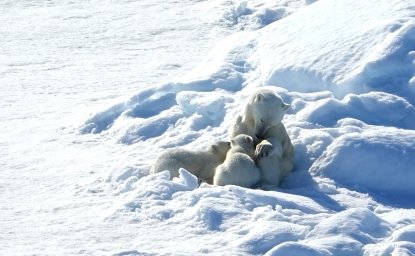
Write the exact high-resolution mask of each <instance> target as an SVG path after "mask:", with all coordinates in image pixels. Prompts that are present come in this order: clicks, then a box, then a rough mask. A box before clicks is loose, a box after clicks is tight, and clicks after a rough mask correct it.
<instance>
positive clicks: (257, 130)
mask: <svg viewBox="0 0 415 256" xmlns="http://www.w3.org/2000/svg"><path fill="white" fill-rule="evenodd" d="M288 108H289V105H288V104H286V103H284V101H283V100H282V98H281V97H280V96H279V95H277V94H275V93H274V92H272V91H271V90H269V89H258V90H257V91H256V92H255V93H254V94H253V95H252V96H251V97H250V98H249V99H248V102H247V103H246V106H245V110H244V113H243V115H240V116H238V117H237V118H236V121H235V124H234V126H233V130H232V132H231V139H232V138H234V137H235V136H237V135H238V134H247V135H249V136H252V137H253V138H254V139H255V143H256V144H257V146H256V156H257V158H258V160H257V163H258V167H259V168H260V170H261V182H262V183H263V184H264V185H274V186H278V185H279V184H280V182H281V180H282V179H284V178H285V177H286V176H287V175H288V174H289V173H290V172H291V171H292V169H293V166H294V165H293V161H294V148H293V145H292V143H291V140H290V137H289V136H288V133H287V131H286V129H285V127H284V125H283V124H282V122H281V121H282V119H283V117H284V114H285V111H286V110H287V109H288Z"/></svg>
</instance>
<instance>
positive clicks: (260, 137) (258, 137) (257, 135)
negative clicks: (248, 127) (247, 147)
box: [255, 134, 263, 140]
mask: <svg viewBox="0 0 415 256" xmlns="http://www.w3.org/2000/svg"><path fill="white" fill-rule="evenodd" d="M255 137H257V139H259V140H262V139H263V137H262V136H261V135H259V134H255Z"/></svg>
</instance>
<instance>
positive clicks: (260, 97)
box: [255, 93, 264, 101]
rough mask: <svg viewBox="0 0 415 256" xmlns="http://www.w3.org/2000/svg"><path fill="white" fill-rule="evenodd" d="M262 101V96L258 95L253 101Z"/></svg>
mask: <svg viewBox="0 0 415 256" xmlns="http://www.w3.org/2000/svg"><path fill="white" fill-rule="evenodd" d="M262 100H264V95H262V94H260V93H259V94H257V95H256V96H255V101H262Z"/></svg>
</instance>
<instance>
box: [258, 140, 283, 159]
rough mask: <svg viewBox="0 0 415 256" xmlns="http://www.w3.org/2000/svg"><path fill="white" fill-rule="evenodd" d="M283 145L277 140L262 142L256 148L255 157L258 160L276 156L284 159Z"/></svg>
mask: <svg viewBox="0 0 415 256" xmlns="http://www.w3.org/2000/svg"><path fill="white" fill-rule="evenodd" d="M282 153H283V149H282V144H281V143H280V142H279V140H278V139H276V138H268V139H266V140H263V141H261V142H260V143H259V144H258V145H257V146H256V148H255V156H256V157H257V158H261V157H267V156H271V155H276V156H278V157H280V158H281V157H282Z"/></svg>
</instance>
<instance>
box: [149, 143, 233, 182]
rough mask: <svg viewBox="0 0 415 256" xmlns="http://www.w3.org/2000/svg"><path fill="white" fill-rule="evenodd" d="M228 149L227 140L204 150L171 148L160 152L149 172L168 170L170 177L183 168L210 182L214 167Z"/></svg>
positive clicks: (176, 174) (221, 160) (177, 173)
mask: <svg viewBox="0 0 415 256" xmlns="http://www.w3.org/2000/svg"><path fill="white" fill-rule="evenodd" d="M229 149H230V143H229V142H224V141H221V142H218V143H216V144H214V145H212V146H211V147H210V148H209V149H208V150H206V151H201V150H200V151H191V150H188V149H184V148H171V149H168V150H166V151H165V152H163V153H161V154H160V155H159V156H158V157H157V158H156V160H155V161H154V163H153V165H152V166H151V168H150V173H158V172H162V171H165V170H168V171H170V178H171V179H172V178H174V177H178V176H179V169H180V168H184V169H186V170H187V171H188V172H190V173H192V174H193V175H195V176H196V177H198V178H199V179H201V180H202V181H204V182H206V183H209V184H212V181H213V176H214V175H215V168H216V167H217V166H218V165H220V164H222V163H223V161H224V160H225V157H226V153H227V152H228V150H229Z"/></svg>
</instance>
